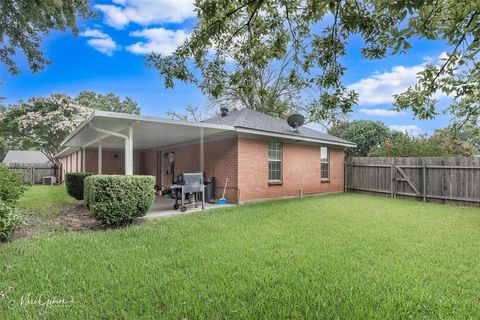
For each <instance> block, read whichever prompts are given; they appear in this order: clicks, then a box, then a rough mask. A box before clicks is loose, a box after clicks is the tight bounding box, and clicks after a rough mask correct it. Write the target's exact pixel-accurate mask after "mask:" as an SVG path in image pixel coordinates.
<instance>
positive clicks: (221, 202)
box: [217, 198, 227, 204]
mask: <svg viewBox="0 0 480 320" xmlns="http://www.w3.org/2000/svg"><path fill="white" fill-rule="evenodd" d="M217 204H227V199H225V198H222V199H218V200H217Z"/></svg>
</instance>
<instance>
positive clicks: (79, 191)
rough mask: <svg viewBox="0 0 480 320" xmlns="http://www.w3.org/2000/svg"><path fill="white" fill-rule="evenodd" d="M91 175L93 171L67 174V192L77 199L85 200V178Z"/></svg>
mask: <svg viewBox="0 0 480 320" xmlns="http://www.w3.org/2000/svg"><path fill="white" fill-rule="evenodd" d="M91 175H92V174H91V173H83V172H71V173H67V174H65V187H66V188H67V193H68V194H69V195H70V196H71V197H73V198H75V199H77V200H83V197H84V196H83V189H84V186H83V183H84V180H85V178H86V177H88V176H91Z"/></svg>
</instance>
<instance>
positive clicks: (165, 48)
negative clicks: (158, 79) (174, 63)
mask: <svg viewBox="0 0 480 320" xmlns="http://www.w3.org/2000/svg"><path fill="white" fill-rule="evenodd" d="M130 36H132V37H141V38H145V39H146V40H147V41H144V42H137V43H134V44H132V45H130V46H128V47H127V48H126V49H127V50H128V51H130V52H132V53H136V54H148V53H152V52H155V53H160V54H163V55H169V54H171V53H172V52H173V51H175V49H176V48H177V46H179V45H180V44H182V43H183V42H184V41H185V40H186V39H187V38H188V36H189V34H188V33H187V32H185V31H184V30H176V31H173V30H168V29H165V28H151V29H143V30H141V31H134V32H131V33H130Z"/></svg>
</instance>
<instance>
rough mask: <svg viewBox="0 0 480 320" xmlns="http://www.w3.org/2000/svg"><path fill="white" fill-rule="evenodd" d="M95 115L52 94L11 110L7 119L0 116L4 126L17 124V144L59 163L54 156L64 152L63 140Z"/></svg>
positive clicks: (32, 99) (33, 99)
mask: <svg viewBox="0 0 480 320" xmlns="http://www.w3.org/2000/svg"><path fill="white" fill-rule="evenodd" d="M91 112H92V109H90V108H86V107H84V106H81V105H79V104H78V103H76V102H75V101H74V100H73V99H72V98H70V97H69V96H67V95H65V94H52V95H50V96H49V97H46V98H31V99H29V100H28V101H27V102H21V103H20V105H18V106H15V107H13V108H10V109H7V111H5V112H4V114H3V117H2V116H0V123H1V122H2V121H5V120H7V121H6V122H7V124H8V122H9V121H13V122H16V124H17V128H16V130H14V131H16V132H15V133H14V134H18V136H16V137H15V138H16V139H17V140H18V141H17V142H20V143H22V144H24V145H25V144H26V145H28V147H29V148H34V149H38V150H40V151H42V152H43V153H44V154H45V156H46V157H47V158H48V159H49V160H50V161H52V162H53V163H56V161H55V159H54V156H55V155H56V154H57V153H58V152H59V151H60V145H61V143H62V141H63V140H64V139H65V138H66V136H67V135H68V134H69V133H70V132H72V131H73V130H74V129H75V127H77V126H78V125H79V124H80V123H82V122H83V121H84V120H85V119H86V118H87V117H88V115H89V114H90V113H91ZM12 115H13V117H12ZM2 118H3V119H2ZM10 127H15V124H14V125H12V124H11V123H10ZM11 136H12V132H11V134H10V137H11ZM7 139H8V138H7Z"/></svg>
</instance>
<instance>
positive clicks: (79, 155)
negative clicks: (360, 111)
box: [57, 109, 355, 203]
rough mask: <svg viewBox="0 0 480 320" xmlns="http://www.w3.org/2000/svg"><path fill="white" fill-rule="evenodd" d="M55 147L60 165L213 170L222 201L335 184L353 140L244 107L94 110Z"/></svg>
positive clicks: (340, 186) (110, 170) (166, 180)
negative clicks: (147, 113)
mask: <svg viewBox="0 0 480 320" xmlns="http://www.w3.org/2000/svg"><path fill="white" fill-rule="evenodd" d="M63 145H64V146H65V147H66V148H65V149H64V150H63V151H62V152H61V153H59V154H58V155H57V158H59V160H60V163H61V164H62V173H63V174H65V173H66V172H91V173H99V174H127V175H130V174H140V175H152V176H155V177H156V178H157V184H158V185H169V184H172V183H173V181H174V180H175V177H176V176H177V175H178V174H180V173H184V172H204V173H205V176H206V177H207V178H210V177H216V179H217V186H216V187H217V190H216V194H217V196H218V195H221V192H222V191H223V187H224V184H225V181H226V179H227V178H228V185H227V191H226V198H227V199H228V201H229V202H236V203H241V202H247V201H254V200H262V199H271V198H284V197H293V196H299V195H301V194H303V195H308V194H319V193H327V192H341V191H343V190H344V149H345V148H347V147H355V144H353V143H351V142H348V141H345V140H343V139H340V138H337V137H334V136H331V135H328V134H325V133H322V132H319V131H316V130H313V129H310V128H307V127H300V128H298V130H296V131H295V130H294V129H293V128H292V127H290V126H289V125H288V124H287V122H286V121H285V120H282V119H278V118H275V117H272V116H269V115H265V114H262V113H259V112H257V111H253V110H250V109H243V110H240V111H235V112H231V113H228V111H225V112H223V113H222V115H221V116H218V117H214V118H211V119H208V120H205V121H203V122H200V123H192V122H185V121H174V120H166V119H161V118H154V117H144V116H137V115H129V114H120V113H112V112H102V111H95V112H94V113H93V114H92V115H91V116H90V117H89V118H88V119H87V120H86V121H85V122H84V123H83V124H82V125H80V126H79V127H78V128H77V129H76V130H75V131H74V132H73V133H72V134H71V135H70V136H68V137H67V138H66V139H65V141H64V142H63Z"/></svg>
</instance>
